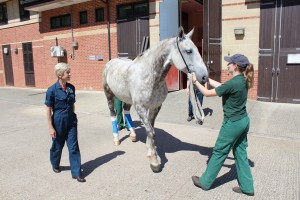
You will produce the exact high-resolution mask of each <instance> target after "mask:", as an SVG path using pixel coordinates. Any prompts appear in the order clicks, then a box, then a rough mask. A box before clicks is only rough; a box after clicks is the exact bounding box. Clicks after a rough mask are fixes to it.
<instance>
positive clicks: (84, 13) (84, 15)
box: [79, 11, 88, 24]
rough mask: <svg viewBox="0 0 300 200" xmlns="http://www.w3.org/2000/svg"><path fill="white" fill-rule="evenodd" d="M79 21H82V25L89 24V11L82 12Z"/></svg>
mask: <svg viewBox="0 0 300 200" xmlns="http://www.w3.org/2000/svg"><path fill="white" fill-rule="evenodd" d="M79 20H80V24H87V23H88V17H87V11H82V12H80V13H79Z"/></svg>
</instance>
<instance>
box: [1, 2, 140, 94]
mask: <svg viewBox="0 0 300 200" xmlns="http://www.w3.org/2000/svg"><path fill="white" fill-rule="evenodd" d="M130 2H138V0H115V1H110V11H109V12H110V21H111V24H110V28H111V35H110V36H111V57H112V58H115V57H116V56H117V52H118V48H117V34H116V18H117V13H116V7H117V5H118V4H124V3H130ZM96 8H104V21H103V22H95V9H96ZM81 11H87V13H88V24H85V25H80V23H79V12H81ZM69 13H71V14H72V17H73V35H74V41H76V42H78V48H77V49H75V50H74V57H73V59H72V58H71V56H70V54H72V29H71V27H66V28H60V29H51V28H50V18H51V17H54V16H59V15H64V14H69ZM106 20H107V10H106V4H105V3H103V2H102V1H96V0H94V1H89V2H85V3H81V4H75V5H73V6H68V7H63V8H58V9H54V10H49V11H44V12H42V18H41V23H36V24H31V25H24V26H19V27H14V28H7V29H1V30H0V36H1V37H0V44H11V48H18V50H19V52H18V54H14V53H13V54H12V65H13V73H14V82H15V86H16V87H26V85H25V75H24V66H23V51H22V43H24V42H32V47H33V61H34V73H35V87H36V88H47V87H49V86H50V85H51V84H53V83H54V82H55V81H56V77H55V75H54V70H53V69H54V65H55V64H56V63H57V62H58V59H57V58H56V57H51V55H50V48H51V47H52V46H56V39H55V38H57V43H58V45H59V46H62V47H64V49H65V50H66V56H65V57H64V58H62V59H60V60H61V61H64V62H67V63H69V64H70V65H71V76H72V77H71V83H73V84H74V85H75V86H76V88H77V89H84V90H102V89H103V88H102V80H101V79H102V71H103V69H104V65H105V63H107V62H108V60H109V52H108V35H107V24H106ZM100 30H102V32H101V33H100ZM95 31H96V33H95ZM82 33H84V35H82V36H79V35H78V34H82ZM89 33H91V34H89ZM49 38H52V39H49ZM97 55H102V56H103V58H104V59H103V61H97V60H89V56H96V57H97ZM0 57H1V58H0V70H3V74H1V73H0V86H5V80H4V78H5V77H4V69H3V55H2V52H1V55H0ZM0 72H1V71H0Z"/></svg>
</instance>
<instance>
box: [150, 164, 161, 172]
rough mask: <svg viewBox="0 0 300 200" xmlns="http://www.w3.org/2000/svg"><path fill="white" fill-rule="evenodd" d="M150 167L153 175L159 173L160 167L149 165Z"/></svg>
mask: <svg viewBox="0 0 300 200" xmlns="http://www.w3.org/2000/svg"><path fill="white" fill-rule="evenodd" d="M150 167H151V169H152V171H153V172H154V173H158V172H161V167H160V165H157V166H153V165H151V164H150Z"/></svg>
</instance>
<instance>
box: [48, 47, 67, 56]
mask: <svg viewBox="0 0 300 200" xmlns="http://www.w3.org/2000/svg"><path fill="white" fill-rule="evenodd" d="M64 56H65V50H64V48H63V47H61V46H54V47H51V57H64Z"/></svg>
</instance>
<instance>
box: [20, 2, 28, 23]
mask: <svg viewBox="0 0 300 200" xmlns="http://www.w3.org/2000/svg"><path fill="white" fill-rule="evenodd" d="M19 10H20V20H21V21H26V20H29V19H30V12H29V11H28V10H25V9H24V6H23V5H22V4H21V3H20V1H19Z"/></svg>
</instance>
